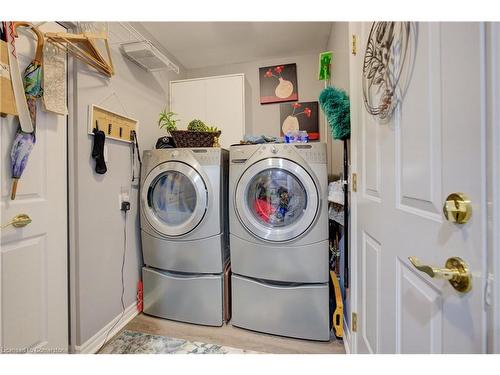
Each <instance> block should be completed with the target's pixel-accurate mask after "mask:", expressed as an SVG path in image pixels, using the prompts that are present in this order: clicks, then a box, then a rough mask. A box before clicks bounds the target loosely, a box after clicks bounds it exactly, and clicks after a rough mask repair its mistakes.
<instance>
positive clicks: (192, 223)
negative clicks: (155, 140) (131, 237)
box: [141, 161, 208, 237]
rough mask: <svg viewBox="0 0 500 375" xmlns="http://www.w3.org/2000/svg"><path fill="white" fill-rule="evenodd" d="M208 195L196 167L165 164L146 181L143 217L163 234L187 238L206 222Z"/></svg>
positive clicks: (142, 196)
mask: <svg viewBox="0 0 500 375" xmlns="http://www.w3.org/2000/svg"><path fill="white" fill-rule="evenodd" d="M207 194H208V192H207V187H206V184H205V182H204V180H203V178H202V177H201V175H200V174H199V173H198V172H197V171H196V170H195V169H194V168H193V167H191V166H190V165H188V164H186V163H183V162H180V161H169V162H165V163H162V164H160V165H158V166H157V167H155V168H154V169H152V170H151V172H150V173H149V174H148V175H147V177H146V179H145V180H144V184H143V189H142V195H141V199H142V207H143V212H144V216H145V217H146V219H147V221H148V222H149V224H150V225H151V226H152V227H153V228H154V229H155V230H156V231H158V232H159V233H160V234H161V235H164V236H172V237H175V236H182V235H185V234H187V233H189V232H191V231H192V230H193V229H195V228H196V227H197V226H198V225H199V224H200V222H201V221H202V220H203V217H204V216H205V212H206V210H207V200H208V198H207V197H208V195H207Z"/></svg>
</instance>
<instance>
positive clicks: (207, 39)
mask: <svg viewBox="0 0 500 375" xmlns="http://www.w3.org/2000/svg"><path fill="white" fill-rule="evenodd" d="M331 25H332V24H331V23H330V22H141V26H142V27H143V28H145V29H146V31H147V32H148V33H149V34H151V36H152V37H153V38H154V39H155V40H156V41H158V42H159V43H160V44H161V46H162V47H163V48H165V49H166V50H167V51H169V52H170V53H171V54H172V55H174V56H175V58H176V59H177V60H178V61H179V63H180V64H182V65H183V66H184V67H185V68H186V69H196V68H203V67H208V66H215V65H226V64H235V63H243V62H249V61H255V60H261V59H267V58H274V57H285V56H296V55H304V54H308V53H317V52H319V51H321V50H323V49H324V48H325V47H326V45H327V43H328V38H329V37H330V30H331Z"/></svg>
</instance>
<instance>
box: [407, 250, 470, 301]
mask: <svg viewBox="0 0 500 375" xmlns="http://www.w3.org/2000/svg"><path fill="white" fill-rule="evenodd" d="M408 259H409V261H410V262H411V264H413V266H414V267H415V268H416V269H417V270H419V271H421V272H424V273H426V274H427V275H429V276H430V277H432V278H436V279H445V280H448V281H449V282H450V284H451V285H452V286H453V288H455V289H456V290H458V291H459V292H461V293H467V292H468V291H470V290H471V288H472V275H471V274H470V272H469V267H467V264H466V263H465V262H464V261H463V260H462V259H461V258H459V257H451V258H449V259H448V260H447V261H446V264H445V266H444V268H437V267H432V266H428V265H425V264H422V263H421V262H420V260H419V259H418V258H417V257H413V256H412V257H408Z"/></svg>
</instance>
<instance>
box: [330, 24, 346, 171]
mask: <svg viewBox="0 0 500 375" xmlns="http://www.w3.org/2000/svg"><path fill="white" fill-rule="evenodd" d="M326 49H327V50H328V51H333V60H332V68H331V73H332V79H331V84H332V85H333V86H334V87H337V88H340V89H342V90H345V91H346V92H347V93H349V52H350V45H349V23H348V22H334V23H333V24H332V30H331V33H330V39H329V41H328V45H327V48H326ZM329 131H330V130H329ZM328 150H329V155H328V156H329V168H330V169H329V172H330V175H331V176H332V177H333V176H339V175H341V174H342V172H343V160H344V149H343V141H339V140H335V139H333V137H331V136H330V137H328Z"/></svg>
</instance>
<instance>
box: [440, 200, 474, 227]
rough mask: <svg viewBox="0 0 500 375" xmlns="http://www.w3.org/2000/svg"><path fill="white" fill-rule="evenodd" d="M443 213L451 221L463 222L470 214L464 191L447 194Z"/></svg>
mask: <svg viewBox="0 0 500 375" xmlns="http://www.w3.org/2000/svg"><path fill="white" fill-rule="evenodd" d="M443 214H444V217H445V218H446V220H448V221H451V222H452V223H457V224H465V223H466V222H468V221H469V219H470V217H471V215H472V205H471V201H470V199H469V198H468V197H467V195H465V194H464V193H452V194H450V195H448V197H447V198H446V201H445V202H444V205H443Z"/></svg>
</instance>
